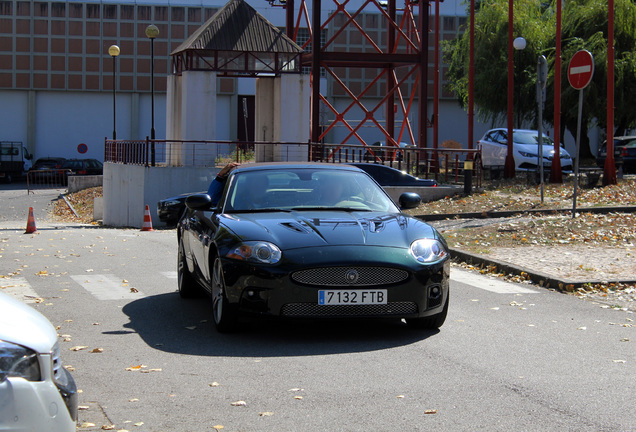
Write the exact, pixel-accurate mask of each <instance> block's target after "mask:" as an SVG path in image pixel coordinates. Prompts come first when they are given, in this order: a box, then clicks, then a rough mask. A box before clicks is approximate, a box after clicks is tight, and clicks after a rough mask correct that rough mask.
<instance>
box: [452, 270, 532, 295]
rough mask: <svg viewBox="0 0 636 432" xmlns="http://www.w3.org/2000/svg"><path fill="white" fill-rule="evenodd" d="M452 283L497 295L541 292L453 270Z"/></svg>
mask: <svg viewBox="0 0 636 432" xmlns="http://www.w3.org/2000/svg"><path fill="white" fill-rule="evenodd" d="M451 281H456V282H461V283H464V284H467V285H470V286H473V287H475V288H480V289H483V290H486V291H491V292H494V293H497V294H537V293H539V291H537V290H532V289H529V288H525V287H523V286H521V285H519V284H516V283H511V282H506V281H502V280H499V279H495V278H492V277H489V276H484V275H480V274H477V273H474V272H469V271H464V270H459V269H453V270H452V271H451Z"/></svg>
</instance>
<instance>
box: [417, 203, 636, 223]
mask: <svg viewBox="0 0 636 432" xmlns="http://www.w3.org/2000/svg"><path fill="white" fill-rule="evenodd" d="M576 212H577V213H595V214H608V213H636V206H621V207H582V208H577V209H576ZM561 213H572V209H563V208H561V209H536V210H510V211H484V212H481V213H480V212H470V213H445V214H429V215H416V216H413V217H416V218H418V219H421V220H423V221H425V222H429V221H438V220H446V219H496V218H507V217H512V216H517V215H523V214H527V215H554V214H561Z"/></svg>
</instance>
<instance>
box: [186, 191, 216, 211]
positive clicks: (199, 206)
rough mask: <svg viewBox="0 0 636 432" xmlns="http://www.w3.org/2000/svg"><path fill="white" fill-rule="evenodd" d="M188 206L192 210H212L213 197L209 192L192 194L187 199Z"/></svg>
mask: <svg viewBox="0 0 636 432" xmlns="http://www.w3.org/2000/svg"><path fill="white" fill-rule="evenodd" d="M185 204H186V207H188V208H189V209H190V210H203V211H206V210H207V211H209V210H212V208H213V207H214V205H212V198H211V197H210V195H208V194H195V195H190V196H189V197H187V198H186V200H185Z"/></svg>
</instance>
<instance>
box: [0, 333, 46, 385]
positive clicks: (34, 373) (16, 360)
mask: <svg viewBox="0 0 636 432" xmlns="http://www.w3.org/2000/svg"><path fill="white" fill-rule="evenodd" d="M7 377H18V378H24V379H26V380H28V381H40V380H41V379H42V377H41V374H40V363H39V362H38V355H37V353H36V352H35V351H33V350H31V349H29V348H25V347H23V346H20V345H16V344H13V343H11V342H5V341H1V340H0V382H2V381H4V380H5V379H6V378H7Z"/></svg>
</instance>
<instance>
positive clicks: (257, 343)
mask: <svg viewBox="0 0 636 432" xmlns="http://www.w3.org/2000/svg"><path fill="white" fill-rule="evenodd" d="M210 304H211V302H210V300H209V299H208V298H207V297H205V298H200V299H188V300H183V299H181V298H180V296H179V294H178V293H176V292H174V293H167V294H159V295H155V296H149V297H145V298H143V299H140V300H136V301H134V302H131V303H129V304H127V305H126V306H124V308H123V312H124V313H125V314H126V315H128V318H129V320H130V322H129V323H128V324H126V325H125V327H126V328H127V329H128V330H123V331H115V332H108V334H111V335H113V336H117V335H120V334H123V333H130V332H136V333H138V334H139V336H140V337H141V338H142V339H143V340H144V341H145V342H146V343H147V344H148V345H149V346H150V347H153V348H155V349H158V350H161V351H166V352H172V353H179V354H188V355H199V356H211V357H274V356H275V357H280V356H290V357H291V356H308V355H325V354H341V353H351V352H365V351H377V350H383V349H387V348H395V347H399V346H404V345H409V344H412V343H416V342H420V341H422V340H424V339H426V338H428V337H430V336H434V335H436V334H437V333H439V331H438V330H435V331H425V330H413V329H411V328H409V327H408V326H407V325H406V324H405V323H403V322H401V321H398V320H335V321H333V320H282V319H267V320H266V319H250V320H247V321H246V322H245V323H241V325H240V327H239V328H238V330H237V331H236V332H234V333H230V334H220V333H218V332H217V331H216V329H215V328H214V322H213V320H212V310H211V305H210Z"/></svg>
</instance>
